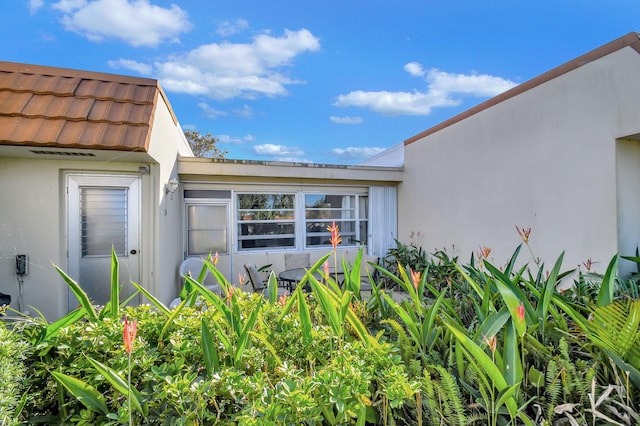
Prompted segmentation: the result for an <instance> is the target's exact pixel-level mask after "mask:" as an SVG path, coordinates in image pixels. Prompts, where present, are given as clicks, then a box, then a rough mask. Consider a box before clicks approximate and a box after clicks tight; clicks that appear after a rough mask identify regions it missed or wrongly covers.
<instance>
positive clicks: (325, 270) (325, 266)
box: [322, 260, 329, 276]
mask: <svg viewBox="0 0 640 426" xmlns="http://www.w3.org/2000/svg"><path fill="white" fill-rule="evenodd" d="M322 267H323V269H324V274H325V275H326V276H329V261H328V260H325V261H324V265H322Z"/></svg>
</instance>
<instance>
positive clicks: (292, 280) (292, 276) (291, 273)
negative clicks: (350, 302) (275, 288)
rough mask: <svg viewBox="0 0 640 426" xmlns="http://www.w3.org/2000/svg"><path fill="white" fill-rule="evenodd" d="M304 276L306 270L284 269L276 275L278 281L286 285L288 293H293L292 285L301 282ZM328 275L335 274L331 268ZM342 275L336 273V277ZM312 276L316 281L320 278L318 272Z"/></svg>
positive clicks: (339, 272) (340, 272)
mask: <svg viewBox="0 0 640 426" xmlns="http://www.w3.org/2000/svg"><path fill="white" fill-rule="evenodd" d="M306 274H307V269H305V268H293V269H286V270H284V271H282V272H280V273H279V274H278V279H279V280H280V281H282V282H284V283H286V285H287V288H288V289H289V291H293V287H294V284H297V283H299V282H300V281H302V278H304V276H305V275H306ZM329 274H330V275H333V274H335V272H334V271H333V268H331V271H330V272H329ZM342 274H343V272H342V271H338V275H342ZM313 276H314V277H315V278H316V279H318V280H320V279H321V278H322V275H321V274H320V271H316V272H315V273H314V274H313Z"/></svg>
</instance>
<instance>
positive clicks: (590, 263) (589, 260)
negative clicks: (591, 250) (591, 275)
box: [582, 258, 593, 272]
mask: <svg viewBox="0 0 640 426" xmlns="http://www.w3.org/2000/svg"><path fill="white" fill-rule="evenodd" d="M582 264H583V265H584V267H585V268H586V269H587V272H589V271H591V267H592V266H593V261H592V260H591V258H588V259H587V261H586V262H582Z"/></svg>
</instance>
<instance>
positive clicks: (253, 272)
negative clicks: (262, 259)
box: [244, 263, 289, 297]
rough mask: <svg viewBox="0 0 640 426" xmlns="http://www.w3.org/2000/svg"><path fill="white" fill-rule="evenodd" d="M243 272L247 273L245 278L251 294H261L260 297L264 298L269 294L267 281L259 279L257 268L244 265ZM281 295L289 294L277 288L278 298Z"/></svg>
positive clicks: (251, 265)
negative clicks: (251, 289) (248, 282)
mask: <svg viewBox="0 0 640 426" xmlns="http://www.w3.org/2000/svg"><path fill="white" fill-rule="evenodd" d="M244 270H245V271H247V277H248V278H249V281H250V282H251V287H252V288H253V292H254V293H262V295H264V296H266V295H267V294H268V292H269V288H268V287H267V285H268V281H265V280H263V279H262V278H261V277H260V272H258V268H256V265H253V264H251V263H245V264H244ZM283 295H289V292H288V291H287V290H285V289H284V288H278V297H280V296H283Z"/></svg>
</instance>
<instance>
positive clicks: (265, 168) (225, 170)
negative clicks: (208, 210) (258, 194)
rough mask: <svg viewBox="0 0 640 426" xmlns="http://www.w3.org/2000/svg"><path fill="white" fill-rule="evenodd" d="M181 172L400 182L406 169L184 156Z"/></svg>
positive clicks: (241, 178) (218, 177)
mask: <svg viewBox="0 0 640 426" xmlns="http://www.w3.org/2000/svg"><path fill="white" fill-rule="evenodd" d="M178 173H179V175H180V178H181V180H183V181H224V182H252V181H253V182H255V181H260V182H265V181H269V182H274V183H284V182H291V183H312V182H315V183H317V182H322V183H327V184H331V183H335V184H354V185H355V184H367V185H372V184H381V185H382V184H384V185H397V184H398V183H400V182H402V176H403V169H402V167H379V166H349V165H332V164H316V163H288V162H277V161H251V160H226V159H225V160H220V159H212V158H186V157H185V158H180V159H179V160H178Z"/></svg>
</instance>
